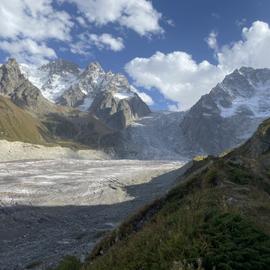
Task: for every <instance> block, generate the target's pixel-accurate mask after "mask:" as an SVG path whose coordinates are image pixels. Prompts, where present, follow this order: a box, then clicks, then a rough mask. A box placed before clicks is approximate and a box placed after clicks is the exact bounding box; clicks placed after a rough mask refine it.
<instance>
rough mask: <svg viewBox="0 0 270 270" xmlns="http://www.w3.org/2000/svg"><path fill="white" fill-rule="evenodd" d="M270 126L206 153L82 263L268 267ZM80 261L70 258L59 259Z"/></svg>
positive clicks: (97, 266) (134, 266)
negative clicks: (225, 150)
mask: <svg viewBox="0 0 270 270" xmlns="http://www.w3.org/2000/svg"><path fill="white" fill-rule="evenodd" d="M269 138H270V125H269V120H268V121H266V122H264V123H263V124H262V125H260V127H259V129H258V131H257V132H256V133H255V135H254V136H253V137H252V138H251V139H250V140H249V141H248V142H247V143H246V144H244V145H243V146H242V147H240V148H238V149H236V150H234V151H232V152H231V153H230V154H228V155H227V156H224V157H222V158H212V157H209V158H207V159H204V160H202V161H199V162H195V161H194V162H193V166H192V167H191V168H190V169H189V170H188V171H187V172H186V174H185V175H184V176H183V177H180V178H179V179H178V181H180V180H181V182H179V184H178V185H177V186H176V187H175V188H174V189H172V190H171V191H170V192H169V193H168V195H167V196H165V197H164V198H163V199H161V200H158V201H156V202H154V203H153V204H151V205H150V206H146V207H145V208H144V209H142V210H141V211H140V212H139V213H137V214H136V215H134V216H133V217H131V218H130V219H129V220H127V221H126V222H125V223H123V224H122V225H121V226H120V227H119V228H118V229H117V230H115V231H114V232H113V233H111V234H109V235H108V236H107V237H105V238H104V239H103V241H101V243H100V244H98V245H97V246H96V248H95V249H94V251H93V252H92V254H91V256H90V257H89V261H88V262H86V263H85V264H84V265H83V266H82V269H87V270H92V269H95V270H103V269H104V270H105V269H106V270H107V269H111V270H114V269H117V270H121V269H123V270H124V269H130V270H132V269H134V270H135V269H159V270H163V269H164V270H165V269H166V270H167V269H182V270H188V269H205V270H212V269H221V270H223V269H224V270H225V269H230V270H233V269H245V270H246V269H249V270H255V269H256V270H257V269H262V270H263V269H267V268H268V266H269V263H270V226H269V224H270V197H269V195H270V177H269V164H270V141H269ZM71 262H73V263H77V265H78V268H77V269H80V263H79V262H78V261H76V260H75V259H71V258H69V259H68V260H66V261H63V262H62V264H61V265H60V267H59V269H61V267H64V266H65V265H68V264H71Z"/></svg>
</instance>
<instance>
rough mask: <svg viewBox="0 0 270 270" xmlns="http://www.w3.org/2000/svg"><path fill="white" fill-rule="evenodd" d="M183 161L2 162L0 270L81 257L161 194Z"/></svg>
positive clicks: (32, 267) (49, 264)
mask: <svg viewBox="0 0 270 270" xmlns="http://www.w3.org/2000/svg"><path fill="white" fill-rule="evenodd" d="M182 165H183V164H182V163H180V162H162V161H136V160H132V161H131V160H96V161H95V160H36V161H34V160H33V161H13V162H2V163H0V201H1V205H2V206H1V207H0V220H1V223H0V269H1V270H5V269H7V270H12V269H47V268H48V267H51V266H54V265H55V263H57V262H59V260H60V259H61V258H62V257H63V256H65V255H76V256H78V257H80V258H81V260H84V258H85V256H87V254H88V253H89V252H90V251H91V249H92V247H93V245H94V244H95V243H96V242H97V241H98V240H99V239H100V237H102V235H104V233H105V232H107V231H108V230H111V229H113V228H114V227H115V226H117V225H118V224H119V223H120V222H121V221H123V219H125V218H126V217H127V216H128V215H130V214H132V213H134V211H136V209H138V208H140V207H142V206H143V205H144V204H145V203H148V202H150V201H152V200H153V199H155V198H156V197H159V196H161V195H163V194H164V193H166V191H167V190H168V189H170V188H171V187H172V186H173V185H174V184H175V179H176V176H177V175H179V174H181V173H182V172H184V171H185V169H184V168H182V169H179V168H181V167H182Z"/></svg>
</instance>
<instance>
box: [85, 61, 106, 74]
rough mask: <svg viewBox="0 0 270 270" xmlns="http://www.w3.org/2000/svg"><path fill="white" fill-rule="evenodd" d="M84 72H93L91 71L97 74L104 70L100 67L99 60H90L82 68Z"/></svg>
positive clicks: (102, 72)
mask: <svg viewBox="0 0 270 270" xmlns="http://www.w3.org/2000/svg"><path fill="white" fill-rule="evenodd" d="M84 73H88V74H89V73H90V74H93V73H98V74H104V73H105V72H104V70H103V68H102V67H101V65H100V63H99V62H92V63H90V64H89V65H88V66H87V67H86V69H85V70H84Z"/></svg>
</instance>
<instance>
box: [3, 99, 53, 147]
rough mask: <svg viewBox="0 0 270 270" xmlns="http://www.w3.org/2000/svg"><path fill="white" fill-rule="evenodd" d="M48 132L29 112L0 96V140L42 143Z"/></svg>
mask: <svg viewBox="0 0 270 270" xmlns="http://www.w3.org/2000/svg"><path fill="white" fill-rule="evenodd" d="M48 137H49V136H48V130H47V129H46V128H45V126H44V125H43V124H42V123H41V122H40V121H39V120H38V119H37V118H35V117H34V116H33V115H31V114H30V113H29V112H27V111H25V110H23V109H21V108H19V107H18V106H16V105H15V104H13V103H12V101H11V100H10V99H9V98H5V97H1V96H0V139H7V140H10V141H23V142H31V143H44V142H45V140H46V138H48Z"/></svg>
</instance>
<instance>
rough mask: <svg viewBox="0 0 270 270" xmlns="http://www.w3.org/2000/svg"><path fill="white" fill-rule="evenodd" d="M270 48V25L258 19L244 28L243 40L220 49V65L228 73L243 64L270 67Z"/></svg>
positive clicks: (218, 55)
mask: <svg viewBox="0 0 270 270" xmlns="http://www.w3.org/2000/svg"><path fill="white" fill-rule="evenodd" d="M269 48H270V28H269V25H268V24H267V23H265V22H261V21H256V22H254V23H253V24H252V26H251V27H250V28H246V27H245V28H243V30H242V39H241V40H239V41H237V42H234V43H232V44H231V45H226V46H223V47H222V48H221V49H220V51H219V52H218V54H217V57H218V62H219V66H220V68H221V69H222V70H224V71H225V72H227V73H228V72H231V71H232V70H233V69H235V68H237V67H241V66H250V67H254V68H264V67H270V54H269Z"/></svg>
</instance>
